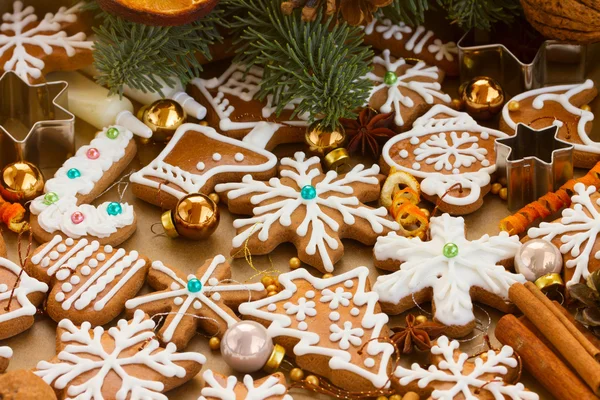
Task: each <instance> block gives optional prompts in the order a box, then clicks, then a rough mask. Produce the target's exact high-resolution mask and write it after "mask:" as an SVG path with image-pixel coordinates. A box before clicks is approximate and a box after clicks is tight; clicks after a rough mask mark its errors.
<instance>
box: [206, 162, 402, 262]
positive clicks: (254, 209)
mask: <svg viewBox="0 0 600 400" xmlns="http://www.w3.org/2000/svg"><path fill="white" fill-rule="evenodd" d="M378 174H379V167H378V166H377V165H373V166H372V167H370V168H365V167H364V166H363V165H362V164H359V165H357V166H355V167H354V168H353V169H352V170H350V172H348V173H346V174H343V175H338V174H337V173H336V172H335V171H329V172H327V173H324V172H323V169H322V168H321V163H320V160H319V158H318V157H311V158H306V155H305V154H304V153H302V152H297V153H296V154H294V157H293V158H284V159H282V160H281V167H280V173H279V176H280V178H273V179H271V180H270V181H268V182H263V181H259V180H257V179H256V178H255V177H254V176H251V175H246V176H245V177H244V178H243V179H242V182H240V183H225V184H220V185H217V186H216V190H217V192H219V193H224V197H225V201H227V204H228V206H229V210H230V211H231V212H233V213H235V214H249V215H253V216H252V217H250V218H247V219H238V220H235V221H234V222H233V226H234V227H235V228H236V229H237V230H238V231H237V236H236V237H234V238H233V247H234V248H233V250H232V254H234V255H235V254H237V255H238V256H240V257H241V256H243V254H241V253H240V252H238V249H240V248H241V247H242V246H247V248H248V250H249V251H250V252H251V253H252V254H268V253H270V252H271V251H273V249H274V248H275V247H277V246H278V245H279V244H281V243H285V242H291V243H293V244H294V245H295V246H296V248H297V249H298V257H299V258H300V260H302V261H304V262H305V263H307V264H310V265H312V266H314V267H315V268H317V269H319V270H320V271H323V272H331V271H333V268H334V267H333V265H334V264H335V263H336V262H337V261H338V260H339V259H340V258H342V256H343V254H344V247H343V245H342V243H341V239H342V238H352V239H355V240H358V241H360V242H362V243H364V244H373V243H375V240H376V239H377V237H378V236H380V235H385V234H386V233H387V232H389V231H391V230H396V229H398V224H397V223H396V222H394V221H392V220H391V219H389V218H388V216H387V210H386V209H385V208H384V207H380V208H372V207H369V206H366V205H365V204H364V203H368V202H372V201H375V200H377V199H378V198H379V192H380V184H379V182H380V180H379V179H380V178H379V175H378Z"/></svg>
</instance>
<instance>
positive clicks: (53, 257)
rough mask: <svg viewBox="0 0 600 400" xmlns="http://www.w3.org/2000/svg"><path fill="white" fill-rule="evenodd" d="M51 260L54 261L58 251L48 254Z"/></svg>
mask: <svg viewBox="0 0 600 400" xmlns="http://www.w3.org/2000/svg"><path fill="white" fill-rule="evenodd" d="M48 257H50V259H51V260H56V259H57V258H58V257H59V254H58V251H55V250H52V251H51V252H50V254H48Z"/></svg>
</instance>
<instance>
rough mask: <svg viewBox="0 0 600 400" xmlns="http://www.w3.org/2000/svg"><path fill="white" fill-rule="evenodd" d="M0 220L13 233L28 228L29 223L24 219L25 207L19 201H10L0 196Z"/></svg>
mask: <svg viewBox="0 0 600 400" xmlns="http://www.w3.org/2000/svg"><path fill="white" fill-rule="evenodd" d="M0 221H2V222H3V223H4V224H5V225H6V226H7V227H8V229H10V230H11V231H13V232H15V233H21V232H25V231H27V230H29V223H28V222H27V221H25V208H23V206H22V205H21V204H19V203H10V202H8V201H6V200H4V199H3V198H2V197H0Z"/></svg>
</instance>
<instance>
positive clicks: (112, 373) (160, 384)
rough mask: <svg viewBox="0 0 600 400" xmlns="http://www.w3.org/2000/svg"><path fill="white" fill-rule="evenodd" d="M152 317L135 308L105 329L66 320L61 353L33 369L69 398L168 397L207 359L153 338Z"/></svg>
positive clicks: (60, 326) (60, 331) (61, 330)
mask: <svg viewBox="0 0 600 400" xmlns="http://www.w3.org/2000/svg"><path fill="white" fill-rule="evenodd" d="M154 326H155V324H154V321H152V320H151V319H148V318H147V317H146V315H144V312H143V311H136V312H135V314H134V316H133V319H132V320H131V321H127V320H124V319H122V320H120V321H119V322H118V323H117V326H116V327H113V328H110V329H109V330H108V331H105V330H104V328H102V327H101V326H99V327H96V328H94V329H92V327H91V325H90V324H89V323H87V322H84V323H83V324H82V325H81V326H80V327H78V326H75V325H74V324H73V323H72V322H71V321H69V320H68V319H63V320H62V321H60V323H59V324H58V332H57V337H58V350H60V352H59V354H58V355H57V356H56V357H55V358H54V359H53V360H51V361H50V362H48V361H40V362H39V363H38V365H37V369H36V371H35V374H36V375H38V376H39V377H41V378H42V379H43V380H44V381H45V382H46V383H47V384H49V385H51V386H52V387H54V388H55V389H57V390H64V392H65V394H66V396H65V397H67V398H68V399H75V398H76V399H97V400H101V399H126V398H131V399H148V400H166V397H165V396H164V395H163V394H162V393H163V392H166V391H169V390H171V389H173V388H175V387H177V386H179V385H181V384H183V383H185V382H187V381H188V380H190V379H191V378H193V377H194V376H195V375H196V374H198V372H200V369H201V368H202V364H204V363H205V362H206V357H204V356H203V355H202V354H200V353H194V352H190V353H177V352H176V351H177V349H176V348H175V345H174V344H172V343H169V344H168V345H167V346H166V348H161V347H160V344H159V342H158V341H157V340H155V339H154V336H155V335H154V331H153V329H154Z"/></svg>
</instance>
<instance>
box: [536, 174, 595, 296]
mask: <svg viewBox="0 0 600 400" xmlns="http://www.w3.org/2000/svg"><path fill="white" fill-rule="evenodd" d="M573 190H574V192H575V193H574V194H573V196H572V197H571V201H572V206H571V208H565V209H564V210H563V211H562V217H561V218H560V220H559V221H556V222H542V223H540V226H539V227H538V228H530V229H529V231H527V235H529V237H531V238H539V237H541V238H542V239H545V240H548V241H551V240H553V239H554V238H556V237H558V236H560V242H561V243H562V245H561V246H560V252H561V253H562V254H565V255H566V254H570V255H571V257H572V259H571V260H568V261H567V262H565V267H566V268H572V269H573V276H572V277H571V279H570V280H569V281H568V282H567V286H571V285H574V284H576V283H579V282H580V281H581V280H582V279H587V277H588V276H589V275H590V270H589V269H588V266H589V264H590V258H591V257H594V259H596V260H600V251H597V252H595V253H593V256H592V252H593V250H594V246H595V245H596V241H597V239H598V232H600V213H599V212H598V210H599V208H598V207H600V199H597V200H596V201H593V200H592V199H591V197H590V195H591V194H593V193H596V187H594V186H588V187H585V185H584V184H583V183H581V182H578V183H576V184H575V186H574V187H573ZM584 243H585V244H584Z"/></svg>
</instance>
